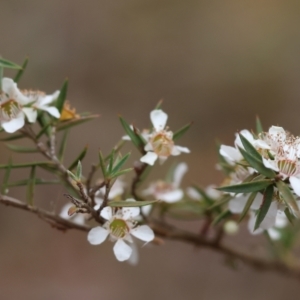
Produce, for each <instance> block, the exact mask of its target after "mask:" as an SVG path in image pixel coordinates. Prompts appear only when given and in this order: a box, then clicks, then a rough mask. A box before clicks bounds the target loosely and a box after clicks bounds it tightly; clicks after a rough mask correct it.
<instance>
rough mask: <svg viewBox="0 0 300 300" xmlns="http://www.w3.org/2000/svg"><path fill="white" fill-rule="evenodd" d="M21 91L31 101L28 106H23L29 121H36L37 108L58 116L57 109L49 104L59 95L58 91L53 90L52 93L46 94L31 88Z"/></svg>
mask: <svg viewBox="0 0 300 300" xmlns="http://www.w3.org/2000/svg"><path fill="white" fill-rule="evenodd" d="M22 93H23V95H24V96H26V97H27V98H28V100H29V102H30V103H31V105H30V107H25V108H24V112H25V114H26V116H27V118H28V120H29V122H31V123H34V122H35V121H36V119H37V111H38V110H43V111H46V112H48V113H49V114H50V115H51V116H53V117H55V118H59V117H60V113H59V111H58V109H57V108H56V107H55V106H50V104H51V103H53V102H54V101H55V100H56V99H57V97H58V96H59V91H56V92H54V93H53V94H52V95H46V94H45V93H43V92H40V91H31V90H29V91H27V90H24V91H22Z"/></svg>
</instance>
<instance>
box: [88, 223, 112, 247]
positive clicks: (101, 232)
mask: <svg viewBox="0 0 300 300" xmlns="http://www.w3.org/2000/svg"><path fill="white" fill-rule="evenodd" d="M108 234H109V232H108V230H106V229H104V228H103V227H100V226H97V227H95V228H93V229H91V230H90V231H89V233H88V236H87V239H88V241H89V243H90V244H92V245H99V244H101V243H103V242H104V241H105V239H106V238H107V236H108Z"/></svg>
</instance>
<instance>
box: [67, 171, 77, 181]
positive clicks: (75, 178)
mask: <svg viewBox="0 0 300 300" xmlns="http://www.w3.org/2000/svg"><path fill="white" fill-rule="evenodd" d="M67 173H68V175H69V177H71V178H72V179H73V180H74V181H76V182H77V180H78V178H77V176H76V175H75V174H73V173H72V172H71V171H69V170H67Z"/></svg>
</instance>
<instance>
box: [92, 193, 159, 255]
mask: <svg viewBox="0 0 300 300" xmlns="http://www.w3.org/2000/svg"><path fill="white" fill-rule="evenodd" d="M126 201H135V200H134V199H127V200H126ZM139 214H140V208H138V207H123V208H121V209H116V210H115V209H114V208H112V207H109V206H107V207H105V208H104V209H103V210H102V211H101V216H102V217H103V218H104V219H105V220H107V221H106V223H105V224H104V225H103V226H102V227H101V226H97V227H95V228H93V229H91V230H90V232H89V233H88V237H87V239H88V241H89V242H90V243H91V244H92V245H99V244H101V243H103V242H104V241H105V239H106V238H107V237H108V236H109V237H110V239H111V241H113V242H116V243H115V245H114V248H113V251H114V254H115V256H116V258H117V260H119V261H125V260H128V259H129V258H130V257H131V255H132V252H133V250H132V247H131V246H130V245H129V243H132V242H133V240H132V237H131V235H133V236H135V237H136V238H138V239H140V240H142V241H144V242H151V241H152V240H153V239H154V233H153V230H152V229H151V228H150V227H149V226H148V225H141V226H137V222H136V221H135V220H134V218H136V217H137V216H138V215H139Z"/></svg>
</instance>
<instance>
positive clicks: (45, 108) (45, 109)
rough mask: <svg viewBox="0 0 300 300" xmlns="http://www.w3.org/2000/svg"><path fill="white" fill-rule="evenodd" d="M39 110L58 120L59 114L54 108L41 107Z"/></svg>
mask: <svg viewBox="0 0 300 300" xmlns="http://www.w3.org/2000/svg"><path fill="white" fill-rule="evenodd" d="M39 109H41V110H44V111H46V112H47V113H48V114H49V115H51V116H53V117H54V118H57V119H58V118H59V117H60V113H59V111H58V109H57V108H56V107H54V106H41V107H39Z"/></svg>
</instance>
